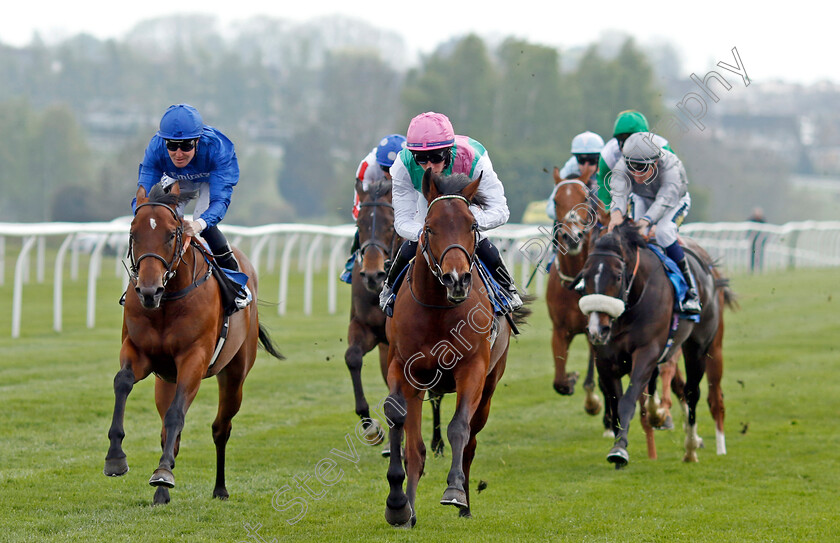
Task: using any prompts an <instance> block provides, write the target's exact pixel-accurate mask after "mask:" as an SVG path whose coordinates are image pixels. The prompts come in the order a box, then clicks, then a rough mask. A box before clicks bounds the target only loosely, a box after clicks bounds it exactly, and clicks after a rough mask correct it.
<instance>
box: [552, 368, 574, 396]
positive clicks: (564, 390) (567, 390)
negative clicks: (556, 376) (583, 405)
mask: <svg viewBox="0 0 840 543" xmlns="http://www.w3.org/2000/svg"><path fill="white" fill-rule="evenodd" d="M578 377H579V375H578V372H574V373H567V374H566V382H565V383H558V382H557V381H555V382H554V390H556V391H557V393H558V394H561V395H563V396H571V395H572V394H574V393H575V384H576V383H577V380H578Z"/></svg>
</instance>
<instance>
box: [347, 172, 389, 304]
mask: <svg viewBox="0 0 840 543" xmlns="http://www.w3.org/2000/svg"><path fill="white" fill-rule="evenodd" d="M356 192H357V193H358V195H359V207H360V209H359V217H358V218H357V219H356V226H357V227H358V228H359V253H360V254H361V263H360V265H361V272H360V273H359V274H360V276H361V278H362V284H363V285H364V286H365V288H366V289H367V290H369V291H370V292H377V293H378V292H379V291H380V290H382V284H383V283H384V282H385V260H386V259H389V258H393V256H394V254H393V253H394V240H395V236H396V234H394V206H393V205H392V204H391V181H390V180H389V179H382V180H380V181H376V182H375V183H371V185H370V186H369V187H368V189H367V190H364V189H363V187H362V182H361V181H359V180H356Z"/></svg>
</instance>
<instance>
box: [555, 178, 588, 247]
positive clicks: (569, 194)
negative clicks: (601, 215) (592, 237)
mask: <svg viewBox="0 0 840 543" xmlns="http://www.w3.org/2000/svg"><path fill="white" fill-rule="evenodd" d="M555 181H556V185H557V190H555V191H554V211H555V217H557V219H556V220H555V222H554V242H555V243H556V244H557V247H558V249H559V250H560V251H562V253H563V254H568V255H577V254H580V252H581V250H582V249H583V247H584V243H585V238H586V235H587V233H588V232H589V231H590V230H591V229H592V227H593V226H594V225H595V224H596V222H597V221H598V217H597V216H596V215H595V213H594V212H593V211H592V207H591V206H590V205H589V188H588V187H587V186H586V185H585V184H584V183H583V182H582V181H578V180H577V179H566V180H562V179H559V176H558V177H557V178H556V179H555Z"/></svg>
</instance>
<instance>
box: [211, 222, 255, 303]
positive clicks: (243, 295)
mask: <svg viewBox="0 0 840 543" xmlns="http://www.w3.org/2000/svg"><path fill="white" fill-rule="evenodd" d="M201 237H203V238H204V240H205V241H206V242H207V245H209V246H210V252H211V253H213V258H214V259H215V260H216V264H218V265H219V267H220V268H224V269H226V270H231V271H234V272H239V263H238V262H237V261H236V258H235V257H234V256H233V250H232V249H231V248H230V245H228V242H227V239H226V238H225V235H224V234H222V231H221V230H219V227H218V226H209V227H207V228H205V229H204V230H203V231H202V232H201ZM231 281H233V280H231ZM237 286H238V287H240V288H239V289H238V290H239V291H238V292H237V295H236V307H238V308H239V309H242V308H244V307H245V306H247V305H248V304H249V303H250V302H251V290H250V289H249V288H248V285H239V284H238V283H237Z"/></svg>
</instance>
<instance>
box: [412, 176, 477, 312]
mask: <svg viewBox="0 0 840 543" xmlns="http://www.w3.org/2000/svg"><path fill="white" fill-rule="evenodd" d="M480 182H481V176H479V178H478V179H476V180H475V181H472V180H471V179H470V178H469V177H468V176H466V175H463V174H455V175H449V176H446V177H440V176H438V175H437V174H434V173H432V171H431V168H430V169H428V170H426V173H425V174H424V175H423V187H422V188H423V196H425V197H426V201H427V202H428V204H429V209H428V212H427V214H426V223H425V224H424V226H423V234H422V236H421V240H420V241H421V250H422V252H423V256H424V257H425V259H426V262H427V263H428V264H429V268H430V269H431V271H432V274H433V275H434V276H435V277H437V279H438V281H440V283H441V284H442V285H443V286H444V287H446V297H447V299H448V300H449V301H450V302H452V303H455V304H457V303H461V302H463V301H464V300H466V299H467V296H469V294H470V287H471V286H472V266H473V262H474V261H475V249H476V246H477V245H478V223H477V222H476V220H475V217H473V214H472V212H471V211H470V209H469V208H470V204H471V203H473V199H474V198H475V197H476V193H477V191H478V185H479V183H480Z"/></svg>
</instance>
